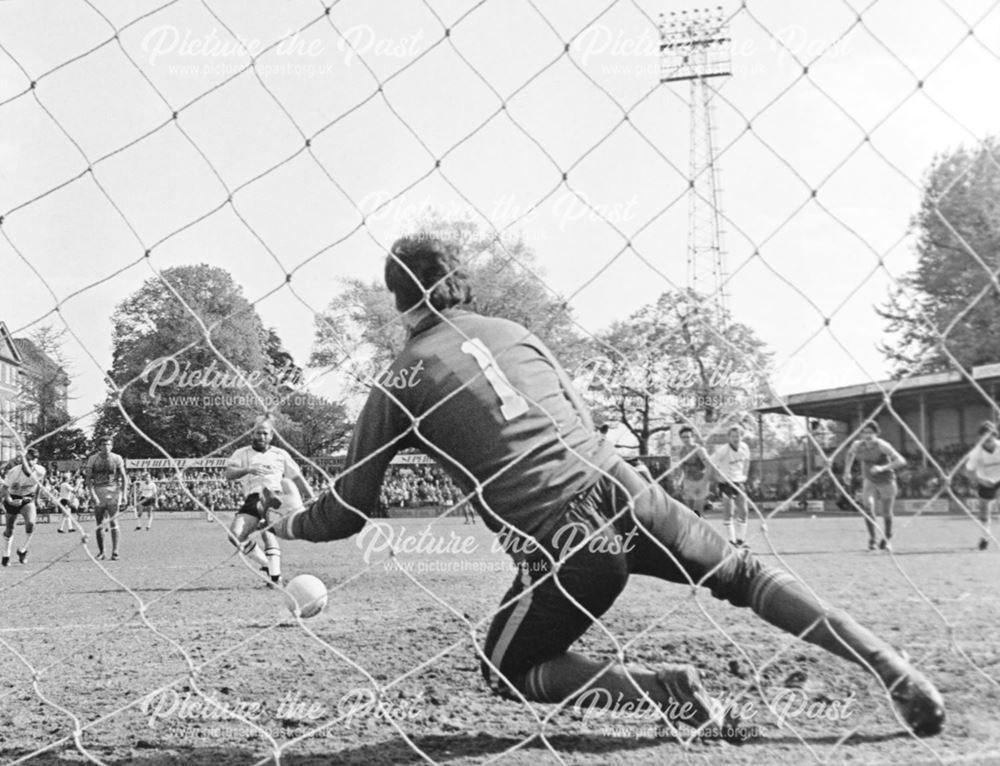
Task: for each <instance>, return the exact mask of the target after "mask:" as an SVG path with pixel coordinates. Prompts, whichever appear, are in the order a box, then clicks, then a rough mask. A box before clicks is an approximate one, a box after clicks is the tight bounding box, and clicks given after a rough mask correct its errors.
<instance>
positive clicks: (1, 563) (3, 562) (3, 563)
mask: <svg viewBox="0 0 1000 766" xmlns="http://www.w3.org/2000/svg"><path fill="white" fill-rule="evenodd" d="M9 566H10V556H4V557H3V558H0V567H9Z"/></svg>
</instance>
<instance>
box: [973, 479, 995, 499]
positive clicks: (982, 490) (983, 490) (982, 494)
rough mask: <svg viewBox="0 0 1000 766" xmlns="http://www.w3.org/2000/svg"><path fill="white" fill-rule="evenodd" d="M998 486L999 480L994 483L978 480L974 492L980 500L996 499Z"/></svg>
mask: <svg viewBox="0 0 1000 766" xmlns="http://www.w3.org/2000/svg"><path fill="white" fill-rule="evenodd" d="M998 488H1000V482H998V483H996V484H983V483H982V482H980V483H979V486H978V487H977V488H976V492H977V494H978V495H979V499H980V500H996V497H997V489H998Z"/></svg>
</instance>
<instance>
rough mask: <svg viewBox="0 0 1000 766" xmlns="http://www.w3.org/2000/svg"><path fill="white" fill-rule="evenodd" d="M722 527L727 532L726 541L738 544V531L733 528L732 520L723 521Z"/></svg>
mask: <svg viewBox="0 0 1000 766" xmlns="http://www.w3.org/2000/svg"><path fill="white" fill-rule="evenodd" d="M722 526H723V527H724V528H725V530H726V539H727V540H729V542H731V543H735V542H736V530H735V528H734V527H733V522H732V520H729V521H723V522H722Z"/></svg>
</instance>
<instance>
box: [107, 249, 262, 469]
mask: <svg viewBox="0 0 1000 766" xmlns="http://www.w3.org/2000/svg"><path fill="white" fill-rule="evenodd" d="M112 320H113V334H112V342H113V357H112V365H111V370H110V371H109V373H108V377H109V379H110V380H111V381H113V383H114V385H115V386H116V387H117V388H118V389H120V395H119V394H117V393H116V392H115V390H114V389H113V390H112V391H111V392H110V393H109V395H108V398H107V400H106V401H105V403H104V406H103V408H102V410H101V413H100V415H99V417H98V422H97V424H96V425H95V429H94V431H95V437H96V436H100V435H102V434H105V433H112V434H114V435H115V439H116V449H119V450H120V451H122V452H123V453H125V454H127V455H128V456H130V457H162V452H160V450H159V449H157V446H156V445H158V446H159V447H160V448H162V449H163V450H165V451H166V452H167V453H168V454H170V455H171V456H173V457H198V456H203V455H206V454H210V453H212V452H215V451H216V450H219V449H220V448H223V447H224V446H225V445H227V444H228V443H229V442H230V441H231V440H233V439H234V438H236V437H238V436H239V435H240V434H241V433H243V432H245V431H247V430H248V428H249V426H250V423H251V421H252V418H253V417H254V416H255V415H260V414H263V413H264V412H265V411H267V410H268V409H269V408H270V407H273V405H274V404H275V403H276V402H277V401H278V400H279V397H278V396H277V395H278V394H279V393H280V391H281V388H280V381H276V380H275V379H274V376H273V374H272V373H273V370H274V357H273V356H269V355H268V350H269V346H268V343H269V337H272V336H273V340H272V341H271V351H272V352H274V351H275V350H276V349H280V341H277V337H276V336H275V335H274V334H273V331H272V332H271V333H269V332H268V331H267V330H265V329H264V326H263V324H262V322H261V320H260V317H259V316H258V315H257V312H256V310H255V309H254V308H253V306H251V305H250V303H249V302H248V301H247V300H246V298H245V297H244V296H243V292H242V290H241V288H240V287H239V286H238V285H237V284H236V283H235V282H234V281H233V278H232V276H231V275H230V274H229V272H227V271H225V270H224V269H220V268H216V267H213V266H207V265H204V264H202V265H197V266H178V267H174V268H170V269H166V270H165V271H163V272H162V275H161V276H160V277H154V278H151V279H148V280H146V282H145V283H144V284H143V285H142V287H140V288H139V290H137V291H136V292H135V293H133V294H132V295H131V296H129V297H128V298H126V299H125V300H124V301H122V302H121V303H120V304H119V305H118V306H117V308H116V310H115V313H114V315H113V317H112ZM275 341H277V343H276V344H275ZM257 396H260V397H261V398H262V399H263V402H261V401H259V400H258V399H257ZM143 434H144V435H145V436H143ZM150 441H152V442H154V443H155V444H151V443H150Z"/></svg>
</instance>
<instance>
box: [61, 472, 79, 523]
mask: <svg viewBox="0 0 1000 766" xmlns="http://www.w3.org/2000/svg"><path fill="white" fill-rule="evenodd" d="M69 479H70V476H69V474H68V473H66V474H63V477H62V481H61V482H59V507H60V508H61V509H62V513H63V517H62V521H60V522H59V529H57V530H56V532H59V533H60V534H62V533H63V532H67V531H69V530H71V529H73V511H75V510H76V508H77V506H78V505H79V501H78V500H77V495H76V492H75V491H74V490H73V485H72V484H71V483H70V480H69Z"/></svg>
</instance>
